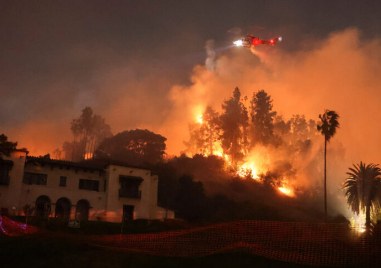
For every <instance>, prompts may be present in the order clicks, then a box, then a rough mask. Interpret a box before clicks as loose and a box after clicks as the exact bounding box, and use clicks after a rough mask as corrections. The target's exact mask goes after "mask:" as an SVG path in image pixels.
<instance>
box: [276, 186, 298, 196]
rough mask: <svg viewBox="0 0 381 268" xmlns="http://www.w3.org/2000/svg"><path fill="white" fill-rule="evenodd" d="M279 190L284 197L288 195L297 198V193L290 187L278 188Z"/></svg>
mask: <svg viewBox="0 0 381 268" xmlns="http://www.w3.org/2000/svg"><path fill="white" fill-rule="evenodd" d="M278 190H279V192H281V193H282V194H284V195H287V196H288V197H295V192H294V190H293V189H292V188H290V187H286V186H280V187H278Z"/></svg>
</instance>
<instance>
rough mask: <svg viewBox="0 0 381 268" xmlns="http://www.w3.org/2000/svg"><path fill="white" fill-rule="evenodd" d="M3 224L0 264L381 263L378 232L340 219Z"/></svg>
mask: <svg viewBox="0 0 381 268" xmlns="http://www.w3.org/2000/svg"><path fill="white" fill-rule="evenodd" d="M6 223H7V221H6V220H3V225H2V226H3V227H4V226H5V227H8V232H6V234H7V235H3V236H0V267H71V268H73V267H218V268H221V267H312V266H315V267H316V266H325V267H381V239H380V238H381V237H380V231H379V230H378V229H377V228H376V229H374V230H373V234H372V235H371V236H370V235H364V234H363V235H359V234H358V233H354V232H353V230H351V229H350V228H348V226H347V225H343V224H325V223H300V222H299V223H297V222H278V221H237V222H230V223H221V224H213V225H207V226H201V227H200V226H199V227H193V228H185V229H177V230H172V231H171V230H166V231H164V230H163V231H160V232H151V233H140V232H139V233H129V234H116V233H114V232H110V229H109V227H112V226H111V225H104V224H98V223H95V225H94V226H95V227H96V226H98V225H99V226H98V227H101V229H102V230H104V232H99V231H101V230H100V229H99V230H98V229H97V230H98V232H97V234H95V233H86V232H84V231H85V230H86V229H88V228H86V226H84V228H82V226H81V229H77V230H76V231H75V232H72V231H73V230H67V229H66V230H65V229H61V230H55V231H52V230H51V229H50V230H49V229H46V228H44V229H41V228H38V227H33V228H34V229H30V230H29V229H28V230H29V231H30V232H25V229H23V226H20V228H21V229H20V228H19V225H18V224H17V223H16V222H8V223H7V224H6ZM94 226H93V227H94ZM147 226H151V227H150V228H152V226H153V225H152V224H151V225H147ZM147 226H146V229H147V228H148V227H147ZM88 227H90V226H88ZM131 227H132V226H130V227H129V228H128V229H129V231H133V229H134V228H131ZM3 229H4V228H3ZM4 230H5V229H4ZM11 231H12V232H11ZM32 231H33V232H32ZM146 231H147V230H146ZM23 232H24V233H23ZM102 233H103V234H102ZM11 234H13V235H11Z"/></svg>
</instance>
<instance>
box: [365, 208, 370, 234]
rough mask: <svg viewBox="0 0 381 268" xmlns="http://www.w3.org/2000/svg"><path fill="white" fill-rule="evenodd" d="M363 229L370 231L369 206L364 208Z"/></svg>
mask: <svg viewBox="0 0 381 268" xmlns="http://www.w3.org/2000/svg"><path fill="white" fill-rule="evenodd" d="M365 229H366V230H367V231H369V230H370V204H367V205H366V206H365Z"/></svg>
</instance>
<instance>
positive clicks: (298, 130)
mask: <svg viewBox="0 0 381 268" xmlns="http://www.w3.org/2000/svg"><path fill="white" fill-rule="evenodd" d="M289 124H290V141H289V143H290V144H289V145H290V146H291V147H292V150H293V151H294V152H296V153H306V152H308V150H309V149H310V148H311V145H312V138H313V136H314V134H315V132H316V123H315V121H313V120H309V121H307V120H306V118H305V116H304V115H299V114H297V115H293V116H292V117H291V119H290V120H289Z"/></svg>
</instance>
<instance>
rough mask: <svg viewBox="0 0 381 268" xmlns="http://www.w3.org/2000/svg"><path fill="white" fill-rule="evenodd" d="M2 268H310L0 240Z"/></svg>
mask: <svg viewBox="0 0 381 268" xmlns="http://www.w3.org/2000/svg"><path fill="white" fill-rule="evenodd" d="M0 249H1V250H0V260H1V263H0V267H2V268H7V267H12V268H14V267H54V268H59V267H70V268H75V267H81V268H82V267H92V268H97V267H106V268H107V267H110V268H111V267H112V268H116V267H124V268H129V267H139V268H142V267H166V268H169V267H218V268H223V267H308V266H303V265H296V264H290V263H285V262H280V261H275V260H269V259H266V258H263V257H258V256H255V255H252V254H249V253H245V252H244V251H235V252H229V253H223V254H214V255H210V256H204V257H161V256H152V255H147V254H137V253H126V252H123V251H119V250H111V249H106V248H99V247H94V246H92V245H90V244H88V243H86V242H84V241H81V240H80V239H78V240H76V239H72V238H64V237H60V238H55V239H51V238H48V237H46V236H42V237H41V236H30V237H11V238H10V237H0Z"/></svg>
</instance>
